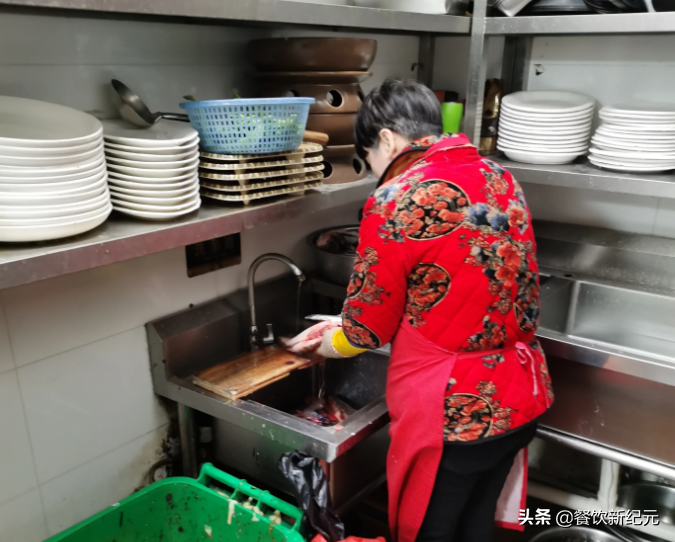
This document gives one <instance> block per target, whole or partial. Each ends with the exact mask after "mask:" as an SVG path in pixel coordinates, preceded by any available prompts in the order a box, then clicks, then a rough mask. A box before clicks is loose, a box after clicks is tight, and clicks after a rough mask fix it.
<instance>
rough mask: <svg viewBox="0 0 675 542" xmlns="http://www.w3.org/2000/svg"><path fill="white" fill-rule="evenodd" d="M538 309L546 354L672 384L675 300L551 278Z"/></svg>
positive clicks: (616, 287) (644, 291)
mask: <svg viewBox="0 0 675 542" xmlns="http://www.w3.org/2000/svg"><path fill="white" fill-rule="evenodd" d="M541 305H542V307H541V313H542V322H541V327H540V328H539V332H538V335H539V336H540V338H541V339H542V342H543V343H544V346H545V348H546V350H547V352H548V353H549V354H553V355H559V356H561V357H565V358H566V359H575V360H577V361H581V362H584V363H588V364H590V365H594V366H598V367H603V368H606V369H611V370H615V371H619V372H622V373H626V374H630V375H632V376H638V377H641V378H646V379H649V380H654V381H656V382H661V383H666V384H670V385H675V297H673V296H670V295H666V294H660V293H654V292H650V291H646V290H640V289H635V288H628V287H622V286H614V285H609V284H602V283H595V282H588V281H575V280H571V279H564V278H551V279H550V280H547V281H546V282H545V283H544V284H543V285H542V294H541Z"/></svg>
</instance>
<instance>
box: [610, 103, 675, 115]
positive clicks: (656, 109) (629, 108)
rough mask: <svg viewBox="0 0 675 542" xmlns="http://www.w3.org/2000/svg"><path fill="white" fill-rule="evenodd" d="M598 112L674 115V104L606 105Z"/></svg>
mask: <svg viewBox="0 0 675 542" xmlns="http://www.w3.org/2000/svg"><path fill="white" fill-rule="evenodd" d="M600 112H601V113H602V112H604V113H607V114H609V115H616V116H628V117H639V116H650V117H675V104H673V103H669V104H657V103H637V104H619V105H607V106H605V107H603V108H602V109H601V110H600Z"/></svg>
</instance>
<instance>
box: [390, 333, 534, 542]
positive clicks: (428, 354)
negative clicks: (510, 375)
mask: <svg viewBox="0 0 675 542" xmlns="http://www.w3.org/2000/svg"><path fill="white" fill-rule="evenodd" d="M513 348H517V349H518V352H519V354H521V353H522V358H521V359H522V361H521V363H523V364H525V363H528V362H529V361H530V358H529V357H528V356H527V354H525V353H523V351H527V348H526V347H525V346H524V345H520V344H519V345H517V346H515V347H513ZM502 351H503V350H500V351H490V352H485V351H482V352H471V353H464V352H454V353H451V352H446V351H445V350H442V349H440V348H439V347H437V346H436V345H434V344H433V343H431V342H430V341H428V340H427V339H425V338H424V337H422V336H421V335H420V334H419V333H418V332H417V331H415V330H414V329H413V327H412V326H411V325H410V324H409V323H408V322H407V321H406V320H404V321H403V323H402V324H401V327H400V328H399V331H398V334H397V335H396V339H395V341H394V343H393V345H392V355H391V360H390V362H389V371H388V377H387V404H388V407H389V414H390V416H391V429H390V435H391V446H390V448H389V455H388V458H387V483H388V486H389V522H390V526H391V531H392V536H393V537H394V540H395V541H396V542H415V540H416V538H417V533H418V532H419V530H420V527H421V526H422V521H423V520H424V516H425V514H426V511H427V508H428V506H429V501H430V499H431V493H432V490H433V488H434V482H435V481H436V474H437V472H438V467H439V465H440V461H441V456H442V453H443V444H444V437H443V419H444V407H445V392H446V389H447V386H448V382H449V380H450V377H451V374H452V370H453V367H454V365H455V363H456V362H457V360H458V359H466V358H473V357H476V358H480V357H483V356H485V355H488V354H494V353H496V352H502ZM527 353H529V351H527ZM534 380H535V382H536V378H535V379H534ZM526 495H527V451H526V450H523V451H521V452H520V453H519V455H518V456H517V457H516V460H515V462H514V466H513V468H512V469H511V473H510V475H509V478H508V480H507V482H506V485H505V486H504V490H503V492H502V495H501V497H500V499H499V503H498V506H497V515H496V518H495V521H496V523H497V525H499V526H501V527H506V528H512V529H516V530H521V531H522V530H523V527H521V526H520V525H519V522H518V516H519V511H520V509H523V508H525V498H526Z"/></svg>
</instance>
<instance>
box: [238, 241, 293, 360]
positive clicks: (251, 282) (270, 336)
mask: <svg viewBox="0 0 675 542" xmlns="http://www.w3.org/2000/svg"><path fill="white" fill-rule="evenodd" d="M269 260H276V261H278V262H282V263H285V264H286V265H287V266H288V267H289V268H290V269H291V271H293V274H294V275H295V276H296V277H297V279H298V282H299V283H300V284H302V283H303V282H304V281H305V275H304V274H303V273H302V271H300V268H299V267H298V266H297V265H295V264H294V263H293V262H292V261H291V259H290V258H287V257H286V256H282V255H281V254H263V255H262V256H260V257H258V258H256V260H255V261H254V262H253V263H252V264H251V267H250V268H249V270H248V308H249V310H250V311H251V337H250V340H251V350H257V349H258V348H259V347H258V325H257V323H256V315H255V273H256V271H257V270H258V267H260V264H262V263H264V262H267V261H269ZM262 343H263V344H266V345H267V344H273V343H274V330H273V329H272V324H267V336H266V337H264V338H263V339H262Z"/></svg>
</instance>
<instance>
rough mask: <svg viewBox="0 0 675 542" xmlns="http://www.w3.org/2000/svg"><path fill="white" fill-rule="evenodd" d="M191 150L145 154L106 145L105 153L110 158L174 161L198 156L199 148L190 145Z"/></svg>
mask: <svg viewBox="0 0 675 542" xmlns="http://www.w3.org/2000/svg"><path fill="white" fill-rule="evenodd" d="M190 149H192V150H188V151H187V152H183V153H180V154H173V155H168V156H167V155H166V154H145V153H140V152H126V151H118V150H116V149H109V148H108V147H107V146H106V149H105V155H106V156H107V157H110V158H117V159H122V160H141V161H143V162H167V161H173V162H174V163H175V162H177V161H180V160H190V159H194V158H199V149H198V148H197V147H194V148H193V147H190Z"/></svg>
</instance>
